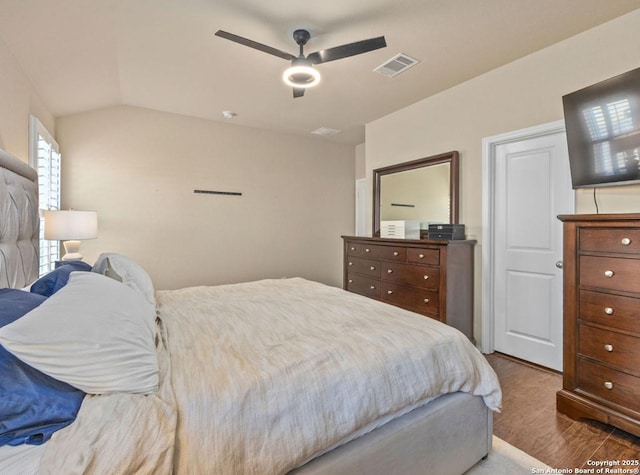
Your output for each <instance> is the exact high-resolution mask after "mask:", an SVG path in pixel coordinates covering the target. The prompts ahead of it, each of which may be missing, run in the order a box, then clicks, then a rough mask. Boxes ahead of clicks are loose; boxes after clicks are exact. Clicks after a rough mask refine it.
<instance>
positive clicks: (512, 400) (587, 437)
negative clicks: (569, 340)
mask: <svg viewBox="0 0 640 475" xmlns="http://www.w3.org/2000/svg"><path fill="white" fill-rule="evenodd" d="M485 356H486V357H487V360H488V361H489V363H490V364H491V366H492V367H493V369H494V370H495V371H496V373H497V374H498V378H499V379H500V384H501V385H502V412H501V413H500V414H494V419H493V433H494V434H495V435H496V436H498V437H500V438H501V439H503V440H505V441H506V442H508V443H510V444H511V445H514V446H515V447H518V448H519V449H520V450H523V451H524V452H526V453H528V454H529V455H531V456H533V457H535V458H537V459H538V460H540V461H541V462H544V463H546V464H547V465H549V466H550V467H552V468H556V469H569V468H571V469H573V472H571V473H576V470H575V469H576V468H584V469H592V468H595V467H594V466H593V465H589V464H588V461H616V460H618V461H622V460H637V459H639V458H640V438H639V437H634V436H633V435H631V434H628V433H626V432H623V431H621V430H620V429H615V428H613V427H611V426H607V425H605V424H601V423H599V422H596V421H587V420H580V421H576V420H573V419H571V418H569V417H567V416H565V415H564V414H560V413H558V412H556V391H558V390H559V389H560V388H562V375H561V374H559V373H556V372H555V371H551V370H546V369H544V368H540V367H537V366H534V365H529V364H526V363H523V362H521V361H519V360H516V359H514V358H510V357H508V356H506V355H501V354H499V353H493V354H491V355H485ZM638 397H640V395H639V396H638ZM612 468H614V469H615V468H625V467H621V466H618V467H612ZM626 468H627V469H629V468H631V469H637V468H638V466H633V467H626ZM594 473H597V472H594ZM600 473H605V472H600ZM611 473H613V472H611ZM621 473H638V472H621Z"/></svg>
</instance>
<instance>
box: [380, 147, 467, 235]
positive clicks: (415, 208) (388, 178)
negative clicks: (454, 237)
mask: <svg viewBox="0 0 640 475" xmlns="http://www.w3.org/2000/svg"><path fill="white" fill-rule="evenodd" d="M396 220H411V221H419V222H420V223H422V225H421V226H422V227H423V228H424V232H422V233H421V235H423V236H424V235H426V227H427V225H428V223H454V224H455V223H458V152H448V153H443V154H440V155H434V156H432V157H427V158H422V159H420V160H414V161H411V162H405V163H399V164H397V165H392V166H389V167H385V168H378V169H377V170H374V171H373V235H374V236H379V235H380V221H396Z"/></svg>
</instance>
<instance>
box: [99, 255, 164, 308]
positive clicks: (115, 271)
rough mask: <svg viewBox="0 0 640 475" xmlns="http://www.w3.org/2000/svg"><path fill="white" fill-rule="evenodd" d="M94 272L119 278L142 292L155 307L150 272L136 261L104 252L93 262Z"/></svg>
mask: <svg viewBox="0 0 640 475" xmlns="http://www.w3.org/2000/svg"><path fill="white" fill-rule="evenodd" d="M92 270H93V272H97V273H98V274H102V275H106V276H107V277H111V278H112V279H115V280H118V281H120V282H122V283H123V284H125V285H127V286H129V287H131V288H132V289H133V290H135V291H137V292H140V293H141V294H142V295H143V296H144V298H145V299H146V300H147V301H148V302H149V303H150V304H151V305H153V307H154V308H155V306H156V298H155V290H154V288H153V282H152V280H151V277H149V274H147V272H146V271H145V270H144V269H143V268H142V266H140V264H138V263H137V262H136V261H134V260H133V259H131V258H130V257H127V256H125V255H122V254H116V253H114V252H103V253H102V254H100V255H99V256H98V260H97V261H96V262H95V264H93V269H92Z"/></svg>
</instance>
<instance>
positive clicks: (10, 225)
mask: <svg viewBox="0 0 640 475" xmlns="http://www.w3.org/2000/svg"><path fill="white" fill-rule="evenodd" d="M39 231H40V217H39V214H38V174H37V173H36V171H35V170H34V169H33V168H31V167H29V166H28V165H27V164H26V163H24V162H22V161H20V160H18V159H17V158H16V157H14V156H13V155H11V154H9V153H7V152H5V151H3V150H0V288H3V287H14V288H20V287H24V286H26V285H28V284H30V283H31V282H33V281H34V280H36V279H37V278H38V249H39V244H38V239H39Z"/></svg>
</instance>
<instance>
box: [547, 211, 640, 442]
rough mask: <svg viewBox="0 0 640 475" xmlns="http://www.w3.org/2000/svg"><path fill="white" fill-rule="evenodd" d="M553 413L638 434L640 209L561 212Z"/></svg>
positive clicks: (639, 388)
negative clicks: (560, 309)
mask: <svg viewBox="0 0 640 475" xmlns="http://www.w3.org/2000/svg"><path fill="white" fill-rule="evenodd" d="M558 218H559V219H560V220H561V221H563V223H564V224H563V227H564V337H563V338H564V349H563V358H564V360H563V365H564V368H563V369H564V371H563V385H562V389H561V390H560V391H558V394H557V408H558V411H559V412H561V413H563V414H567V415H568V416H570V417H573V418H589V419H595V420H598V421H600V422H604V423H606V424H611V425H613V426H616V427H618V428H620V429H622V430H624V431H627V432H630V433H632V434H634V435H636V436H640V214H601V215H562V216H559V217H558Z"/></svg>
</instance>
